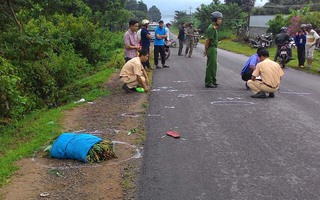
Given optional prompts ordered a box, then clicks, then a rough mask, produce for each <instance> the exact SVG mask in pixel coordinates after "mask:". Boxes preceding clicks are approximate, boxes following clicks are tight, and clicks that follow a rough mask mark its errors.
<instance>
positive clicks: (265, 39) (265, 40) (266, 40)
mask: <svg viewBox="0 0 320 200" xmlns="http://www.w3.org/2000/svg"><path fill="white" fill-rule="evenodd" d="M261 37H262V39H261V46H262V47H265V48H268V47H271V46H272V33H271V34H270V35H266V36H265V35H262V36H261Z"/></svg>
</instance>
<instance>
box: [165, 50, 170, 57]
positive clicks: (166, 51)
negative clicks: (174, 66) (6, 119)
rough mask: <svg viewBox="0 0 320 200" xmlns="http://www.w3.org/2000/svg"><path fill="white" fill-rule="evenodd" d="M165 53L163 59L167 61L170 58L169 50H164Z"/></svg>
mask: <svg viewBox="0 0 320 200" xmlns="http://www.w3.org/2000/svg"><path fill="white" fill-rule="evenodd" d="M165 53H166V57H165V59H166V60H167V59H168V58H169V57H170V49H169V48H168V49H166V50H165Z"/></svg>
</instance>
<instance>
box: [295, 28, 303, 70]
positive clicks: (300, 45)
mask: <svg viewBox="0 0 320 200" xmlns="http://www.w3.org/2000/svg"><path fill="white" fill-rule="evenodd" d="M305 27H306V25H305V24H301V26H300V28H301V30H298V32H297V33H296V36H295V37H294V42H295V44H296V46H297V55H298V62H299V63H298V67H301V68H304V62H305V60H306V48H305V45H306V34H305V32H304V28H305Z"/></svg>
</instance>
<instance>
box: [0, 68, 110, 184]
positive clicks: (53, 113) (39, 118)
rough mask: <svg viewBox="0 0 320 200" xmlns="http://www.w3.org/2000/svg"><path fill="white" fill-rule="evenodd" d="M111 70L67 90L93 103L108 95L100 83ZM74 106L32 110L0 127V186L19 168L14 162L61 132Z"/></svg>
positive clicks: (75, 84)
mask: <svg viewBox="0 0 320 200" xmlns="http://www.w3.org/2000/svg"><path fill="white" fill-rule="evenodd" d="M114 71H115V68H102V69H101V70H100V71H99V72H97V73H95V74H93V75H91V76H87V77H84V78H83V79H79V80H78V81H76V82H75V83H73V85H71V86H68V87H69V89H71V88H73V89H74V90H77V91H78V92H77V95H78V96H82V98H84V99H85V100H86V101H92V100H94V99H95V98H97V97H100V96H105V95H107V94H108V93H107V91H105V89H104V88H103V87H102V84H103V83H104V82H105V80H106V79H107V78H108V77H109V76H110V75H111V74H112V73H113V72H114ZM80 88H81V89H80ZM78 89H79V90H78ZM73 97H75V96H73ZM74 100H77V99H74ZM77 105H79V104H74V103H73V102H70V103H69V104H67V105H65V106H61V107H58V108H54V109H51V110H47V109H44V110H39V111H35V112H33V113H32V114H30V115H28V116H26V117H25V118H24V119H23V120H21V121H17V122H14V123H12V124H11V125H10V126H7V127H0V133H1V134H0V144H1V146H0V186H3V185H4V184H6V183H8V182H10V177H11V175H12V174H13V173H14V172H15V171H16V170H17V169H18V167H17V166H15V165H14V164H15V162H16V161H17V160H19V159H21V158H24V157H28V156H32V154H33V152H34V151H35V150H37V149H39V147H41V146H42V145H44V144H46V143H47V142H48V141H50V140H52V139H53V138H55V137H57V136H58V135H60V134H61V133H62V132H63V129H62V127H61V125H60V124H59V121H60V120H62V117H63V111H65V110H68V109H71V108H73V107H75V106H77Z"/></svg>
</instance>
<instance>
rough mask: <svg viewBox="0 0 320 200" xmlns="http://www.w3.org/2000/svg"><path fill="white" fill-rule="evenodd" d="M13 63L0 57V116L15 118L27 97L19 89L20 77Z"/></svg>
mask: <svg viewBox="0 0 320 200" xmlns="http://www.w3.org/2000/svg"><path fill="white" fill-rule="evenodd" d="M15 73H16V69H15V67H14V66H13V65H11V64H10V63H9V62H7V61H6V60H5V59H3V58H2V57H0V110H1V112H0V117H1V118H8V117H10V118H15V117H18V116H19V115H21V114H22V113H23V112H24V111H25V104H26V101H27V98H25V97H23V96H21V92H20V91H19V83H20V78H19V77H18V76H16V75H15Z"/></svg>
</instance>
